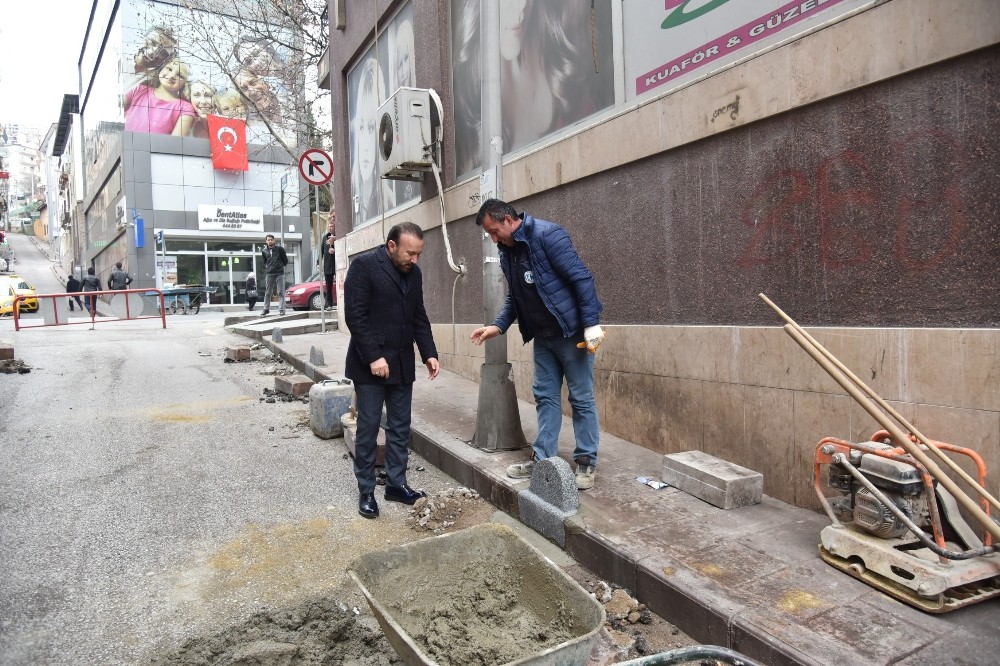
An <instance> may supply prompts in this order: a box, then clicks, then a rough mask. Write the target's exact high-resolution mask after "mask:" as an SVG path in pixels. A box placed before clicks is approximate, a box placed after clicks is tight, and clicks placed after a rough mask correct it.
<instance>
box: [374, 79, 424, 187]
mask: <svg viewBox="0 0 1000 666" xmlns="http://www.w3.org/2000/svg"><path fill="white" fill-rule="evenodd" d="M378 117H379V118H380V120H379V130H378V149H379V157H380V158H381V163H380V173H381V176H382V177H383V178H389V179H392V180H422V179H423V173H424V172H426V171H430V170H431V165H432V164H433V159H434V157H433V152H434V151H433V143H434V141H433V138H432V135H431V105H430V95H429V93H428V92H427V91H426V90H423V89H419V88H399V89H398V90H397V91H396V92H394V93H393V94H392V96H391V97H389V99H388V100H386V102H385V103H384V104H383V105H382V106H380V107H379V110H378Z"/></svg>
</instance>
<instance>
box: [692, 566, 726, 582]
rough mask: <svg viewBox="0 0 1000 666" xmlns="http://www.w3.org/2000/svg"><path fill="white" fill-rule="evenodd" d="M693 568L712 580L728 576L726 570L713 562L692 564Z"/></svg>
mask: <svg viewBox="0 0 1000 666" xmlns="http://www.w3.org/2000/svg"><path fill="white" fill-rule="evenodd" d="M691 568H692V569H694V570H696V571H699V572H701V573H703V574H705V575H706V576H708V577H710V578H715V579H716V580H718V579H720V578H723V577H724V576H725V575H726V570H725V569H723V568H722V567H720V566H719V565H718V564H714V563H712V562H692V563H691Z"/></svg>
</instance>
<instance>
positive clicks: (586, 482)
mask: <svg viewBox="0 0 1000 666" xmlns="http://www.w3.org/2000/svg"><path fill="white" fill-rule="evenodd" d="M596 477H597V468H596V467H594V466H593V465H577V466H576V487H577V489H578V490H590V489H591V488H593V487H594V479H595V478H596Z"/></svg>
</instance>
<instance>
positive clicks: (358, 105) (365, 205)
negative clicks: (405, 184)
mask: <svg viewBox="0 0 1000 666" xmlns="http://www.w3.org/2000/svg"><path fill="white" fill-rule="evenodd" d="M380 100H382V101H384V100H385V82H384V80H383V79H382V70H381V69H380V68H379V67H378V65H377V64H376V62H375V58H368V59H367V60H366V61H365V63H364V64H363V65H361V74H360V76H359V80H358V90H357V93H356V94H355V105H354V117H353V118H351V140H352V144H353V145H352V147H353V150H352V153H353V160H352V162H351V185H352V190H353V192H354V203H355V207H354V210H355V212H356V213H357V216H356V217H355V220H354V222H355V224H356V225H357V224H360V223H363V222H366V221H367V220H368V219H369V218H371V217H373V216H375V215H378V213H379V212H380V210H381V209H380V208H379V196H380V192H381V191H382V190H383V188H382V187H381V181H380V180H379V177H378V159H377V151H378V121H379V119H378V117H377V116H378V105H379V101H380ZM384 189H385V195H384V196H385V198H386V199H387V200H386V201H383V202H382V203H384V204H385V206H386V210H388V209H389V208H392V207H393V206H395V205H396V204H395V199H396V197H395V194H394V193H393V191H392V189H391V188H384Z"/></svg>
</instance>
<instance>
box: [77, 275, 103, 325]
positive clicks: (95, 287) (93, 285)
mask: <svg viewBox="0 0 1000 666" xmlns="http://www.w3.org/2000/svg"><path fill="white" fill-rule="evenodd" d="M81 287H82V288H81V291H84V292H87V291H101V278H99V277H97V276H96V275H95V274H94V269H93V268H88V269H87V274H86V275H84V276H83V281H82V284H81ZM83 300H84V301H86V303H87V311H88V312H90V316H92V317H93V316H95V315H96V314H97V296H84V297H83Z"/></svg>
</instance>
